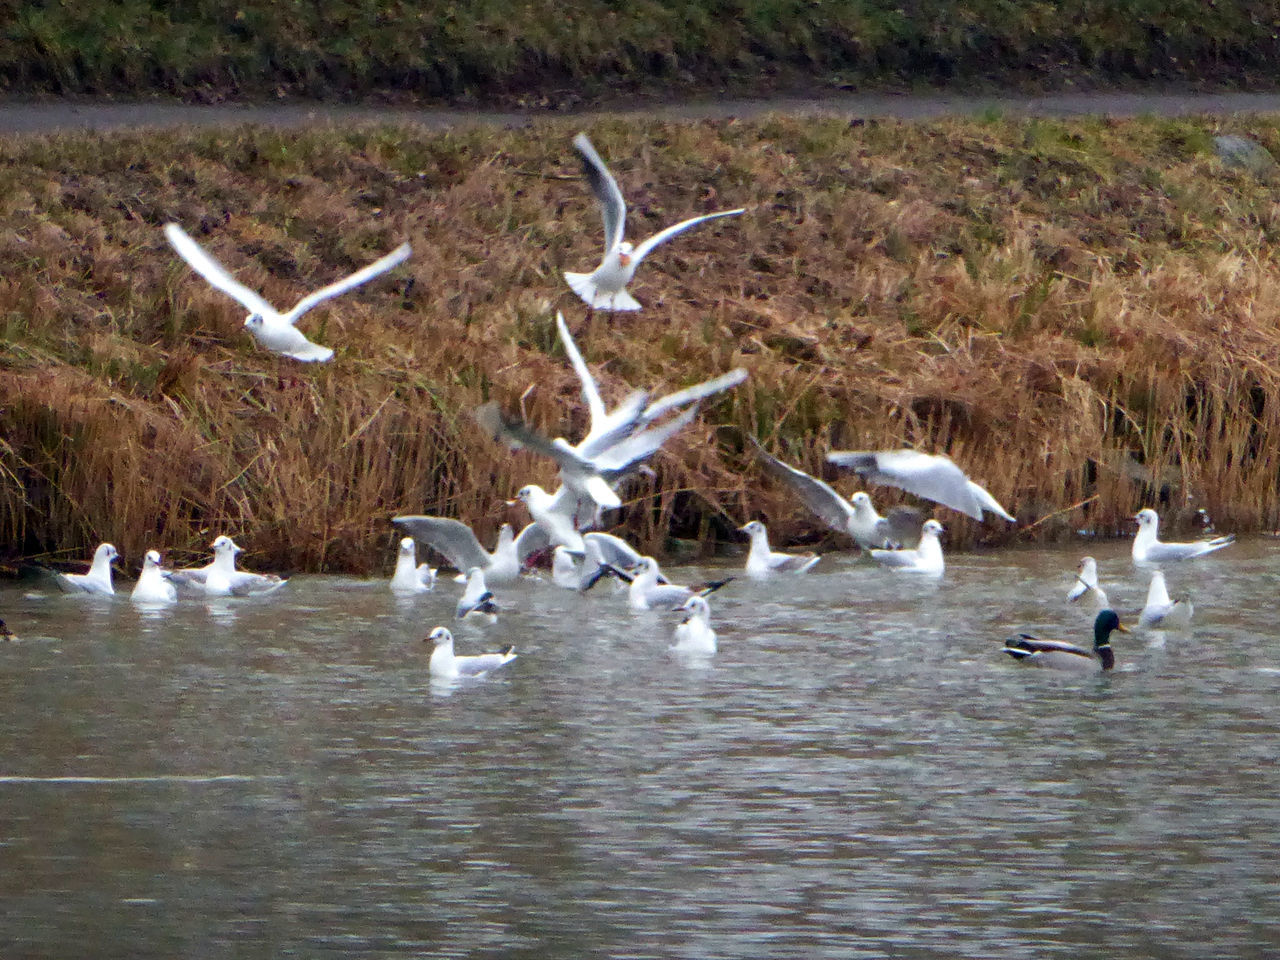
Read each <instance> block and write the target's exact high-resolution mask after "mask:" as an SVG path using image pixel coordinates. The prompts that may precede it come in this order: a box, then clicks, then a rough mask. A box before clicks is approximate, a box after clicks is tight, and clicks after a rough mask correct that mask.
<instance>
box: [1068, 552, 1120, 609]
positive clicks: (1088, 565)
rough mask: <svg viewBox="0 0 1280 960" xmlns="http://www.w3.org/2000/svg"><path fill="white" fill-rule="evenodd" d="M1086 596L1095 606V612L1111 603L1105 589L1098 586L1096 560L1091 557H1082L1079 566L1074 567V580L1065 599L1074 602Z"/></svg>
mask: <svg viewBox="0 0 1280 960" xmlns="http://www.w3.org/2000/svg"><path fill="white" fill-rule="evenodd" d="M1084 596H1088V597H1089V599H1090V600H1091V601H1092V602H1093V604H1094V606H1095V607H1096V609H1095V611H1094V612H1095V613H1100V612H1101V611H1103V610H1106V609H1107V608H1108V607H1110V606H1111V604H1110V603H1109V602H1108V601H1107V594H1106V591H1105V590H1103V589H1102V587H1100V586H1098V561H1097V560H1095V559H1093V557H1084V558H1082V559H1081V561H1080V566H1078V567H1076V582H1075V583H1073V584H1072V585H1071V590H1070V592H1068V593H1067V599H1068V600H1070V601H1071V602H1072V603H1075V602H1076V601H1077V600H1079V599H1080V598H1081V597H1084Z"/></svg>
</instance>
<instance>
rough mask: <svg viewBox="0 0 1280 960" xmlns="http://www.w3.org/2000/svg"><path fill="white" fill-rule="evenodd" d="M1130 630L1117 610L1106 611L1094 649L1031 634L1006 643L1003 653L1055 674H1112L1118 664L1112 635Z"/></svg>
mask: <svg viewBox="0 0 1280 960" xmlns="http://www.w3.org/2000/svg"><path fill="white" fill-rule="evenodd" d="M1116 630H1119V631H1120V632H1121V633H1128V632H1129V629H1128V628H1127V627H1125V626H1124V625H1123V624H1121V623H1120V618H1119V617H1118V616H1116V612H1115V611H1114V610H1103V611H1102V612H1101V613H1099V614H1098V616H1097V619H1095V620H1094V622H1093V649H1092V650H1088V649H1086V648H1085V647H1080V646H1077V645H1076V644H1074V643H1066V642H1064V641H1062V640H1042V639H1041V638H1039V637H1035V636H1032V635H1031V634H1029V633H1020V634H1018V635H1017V636H1016V637H1010V638H1009V639H1008V640H1006V641H1005V642H1004V647H1003V648H1002V651H1003V652H1004V653H1007V654H1008V655H1009V656H1011V657H1013V659H1015V660H1017V661H1018V662H1019V663H1026V664H1030V665H1031V666H1035V667H1050V668H1052V669H1055V670H1110V669H1111V668H1113V667H1114V666H1115V664H1116V657H1115V652H1114V651H1113V650H1112V649H1111V634H1112V633H1113V632H1114V631H1116Z"/></svg>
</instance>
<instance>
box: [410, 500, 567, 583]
mask: <svg viewBox="0 0 1280 960" xmlns="http://www.w3.org/2000/svg"><path fill="white" fill-rule="evenodd" d="M391 522H392V523H394V524H396V525H397V526H399V527H401V528H402V529H403V530H404V531H405V532H406V533H408V534H409V535H410V536H412V537H413V538H414V539H415V540H417V541H418V542H419V543H421V544H422V545H423V546H427V547H431V549H433V550H435V551H436V552H438V553H440V554H442V555H443V556H444V558H445V559H446V560H448V561H449V564H450V565H451V566H452V567H453V568H454V569H455V570H458V571H459V572H461V573H463V574H465V573H466V571H468V570H470V569H471V568H472V567H479V568H480V569H481V570H483V571H484V575H485V579H486V580H487V581H488V582H489V583H497V584H502V583H514V582H515V581H516V580H517V579H518V578H519V576H520V570H521V568H522V567H523V566H524V564H525V561H527V560H528V559H529V557H531V556H532V555H533V554H535V553H537V552H538V551H539V550H541V549H543V548H544V547H547V546H549V544H548V542H547V539H546V536H545V534H543V533H542V532H540V531H535V530H534V528H533V525H532V524H530V525H529V526H527V527H525V528H524V529H523V530H521V531H520V536H518V537H517V536H516V535H515V532H514V531H513V530H512V528H511V524H509V523H504V524H503V525H502V526H501V527H500V528H499V529H498V545H497V546H496V547H494V548H493V552H492V553H490V552H489V551H488V550H486V549H485V548H484V547H482V546H480V541H479V540H477V539H476V535H475V533H473V532H472V530H471V528H470V527H468V526H467V525H466V524H465V523H461V522H459V521H457V520H453V519H451V518H449V517H424V516H416V515H406V516H401V517H392V518H391Z"/></svg>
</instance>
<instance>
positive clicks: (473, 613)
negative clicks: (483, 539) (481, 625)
mask: <svg viewBox="0 0 1280 960" xmlns="http://www.w3.org/2000/svg"><path fill="white" fill-rule="evenodd" d="M454 616H455V617H457V618H458V619H459V620H465V619H466V618H467V617H479V618H480V619H482V620H487V621H488V622H489V623H497V622H498V603H497V601H496V600H495V599H494V597H493V594H492V593H490V592H489V588H488V587H487V586H485V583H484V571H483V570H481V569H480V568H479V567H472V568H471V569H470V570H468V571H467V587H466V589H465V590H463V591H462V597H461V598H460V599H459V600H458V606H457V607H456V608H454Z"/></svg>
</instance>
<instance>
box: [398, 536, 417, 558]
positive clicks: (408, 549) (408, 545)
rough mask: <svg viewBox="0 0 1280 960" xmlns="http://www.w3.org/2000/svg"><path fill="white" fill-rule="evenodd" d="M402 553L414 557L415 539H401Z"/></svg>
mask: <svg viewBox="0 0 1280 960" xmlns="http://www.w3.org/2000/svg"><path fill="white" fill-rule="evenodd" d="M400 552H401V553H402V554H404V555H405V556H406V557H412V556H413V554H414V544H413V537H402V538H401V539H400Z"/></svg>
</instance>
